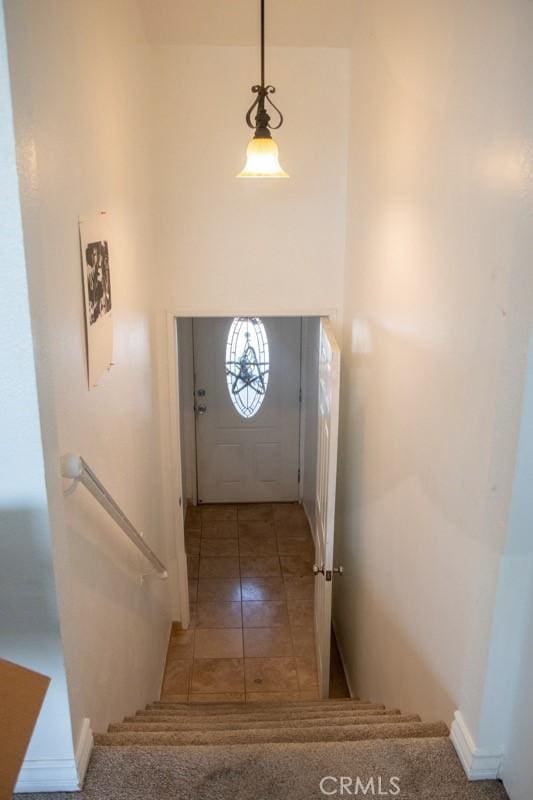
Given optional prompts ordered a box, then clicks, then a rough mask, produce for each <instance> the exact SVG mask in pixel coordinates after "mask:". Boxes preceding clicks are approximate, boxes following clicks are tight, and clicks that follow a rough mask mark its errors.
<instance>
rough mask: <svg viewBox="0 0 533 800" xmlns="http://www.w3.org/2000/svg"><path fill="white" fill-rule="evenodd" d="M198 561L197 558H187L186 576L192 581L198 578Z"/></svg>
mask: <svg viewBox="0 0 533 800" xmlns="http://www.w3.org/2000/svg"><path fill="white" fill-rule="evenodd" d="M199 563H200V559H199V558H198V556H187V576H188V577H189V578H191V579H192V580H194V579H195V578H198V566H199Z"/></svg>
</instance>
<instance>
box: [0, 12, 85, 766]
mask: <svg viewBox="0 0 533 800" xmlns="http://www.w3.org/2000/svg"><path fill="white" fill-rule="evenodd" d="M0 186H1V187H2V191H1V192H0V253H1V269H0V360H1V363H2V369H1V370H0V399H1V402H0V410H1V420H2V424H1V426H0V451H1V453H2V458H1V459H0V657H1V658H5V659H8V660H10V661H14V662H15V663H18V664H22V665H23V666H25V667H28V668H30V669H33V670H36V671H38V672H41V673H43V674H45V675H48V676H49V677H50V678H51V679H52V680H51V683H50V686H49V688H48V692H47V695H46V697H45V701H44V705H43V708H42V711H41V715H40V718H39V722H38V724H37V726H36V728H35V731H34V734H33V737H32V740H31V743H30V746H29V749H28V754H27V755H28V758H30V759H35V758H56V759H66V760H67V761H68V760H69V759H70V760H72V759H73V755H74V752H73V745H72V733H71V729H70V717H69V710H68V696H67V686H66V678H65V666H64V663H63V651H62V646H61V637H60V628H59V613H58V608H57V603H56V602H55V580H54V571H53V564H52V543H51V536H50V525H49V519H48V502H47V497H46V487H45V480H44V463H43V453H42V443H41V430H40V423H39V408H38V401H37V388H36V379H35V366H34V355H33V342H32V334H31V325H30V313H29V300H28V288H27V283H26V269H25V260H24V245H23V237H22V222H21V216H20V203H19V192H18V183H17V175H16V167H15V142H14V132H13V119H12V112H11V98H10V91H9V76H8V67H7V52H6V45H5V35H4V15H3V8H2V6H0Z"/></svg>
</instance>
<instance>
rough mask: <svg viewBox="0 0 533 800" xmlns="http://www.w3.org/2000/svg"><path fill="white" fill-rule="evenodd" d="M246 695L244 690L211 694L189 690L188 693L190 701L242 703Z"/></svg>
mask: <svg viewBox="0 0 533 800" xmlns="http://www.w3.org/2000/svg"><path fill="white" fill-rule="evenodd" d="M245 700H246V695H245V693H244V692H222V693H216V692H213V693H212V694H209V693H207V694H201V693H199V692H191V694H190V695H189V702H190V703H244V702H245Z"/></svg>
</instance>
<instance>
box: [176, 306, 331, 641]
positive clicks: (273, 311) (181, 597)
mask: <svg viewBox="0 0 533 800" xmlns="http://www.w3.org/2000/svg"><path fill="white" fill-rule="evenodd" d="M164 315H165V320H164V327H165V338H166V343H162V344H163V348H164V350H163V352H165V355H166V364H165V365H164V370H163V372H164V374H165V378H164V380H165V382H166V384H167V385H166V387H165V390H164V391H163V392H162V397H163V398H166V402H165V400H163V408H162V411H163V416H164V418H166V420H167V421H168V430H167V445H166V447H167V448H168V455H167V458H166V461H167V464H168V470H169V474H168V476H167V478H166V481H165V483H166V484H167V487H168V496H169V501H170V504H171V507H172V510H171V516H172V519H171V523H170V524H171V539H172V541H173V543H174V545H175V553H176V556H175V558H176V569H175V570H173V572H174V575H173V576H172V577H173V578H174V580H173V581H172V583H173V584H174V585H173V586H171V591H172V595H173V597H174V598H175V600H174V602H173V607H174V615H175V616H177V618H178V620H179V621H180V622H181V625H182V627H183V628H185V629H187V628H188V627H189V624H190V605H189V583H188V577H187V554H186V550H185V513H184V510H185V509H184V505H185V501H186V499H187V498H183V497H182V488H183V476H182V470H181V463H182V462H181V459H182V442H181V436H180V414H181V408H180V396H179V379H180V376H179V360H178V356H179V352H178V346H179V343H178V326H177V321H178V319H179V318H180V317H181V318H183V317H185V318H192V319H195V318H202V317H235V316H250V317H252V316H256V317H326V318H327V319H329V320H330V322H331V324H332V326H333V328H334V329H336V328H337V327H338V320H339V314H338V310H337V309H336V308H327V307H326V308H310V309H302V308H295V309H291V310H288V309H278V308H274V307H272V306H266V307H263V308H259V309H257V308H256V309H246V308H245V309H241V310H239V311H237V310H236V309H235V307H227V308H226V307H222V308H216V309H215V308H212V309H198V308H195V307H194V306H189V307H183V308H179V309H176V310H169V309H167V310H166V311H165V312H164ZM165 345H166V346H165ZM167 403H168V407H166V408H165V406H166V405H167ZM300 413H301V407H300ZM164 427H165V426H164V423H163V429H164ZM195 435H196V434H195ZM300 485H301V484H300ZM176 494H177V498H176ZM173 498H174V500H173ZM312 535H313V537H314V536H315V531H312Z"/></svg>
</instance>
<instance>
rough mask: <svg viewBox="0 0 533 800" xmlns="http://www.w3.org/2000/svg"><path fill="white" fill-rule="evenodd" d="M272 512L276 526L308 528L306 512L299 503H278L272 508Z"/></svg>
mask: <svg viewBox="0 0 533 800" xmlns="http://www.w3.org/2000/svg"><path fill="white" fill-rule="evenodd" d="M272 512H273V514H274V523H275V524H276V525H284V524H289V525H290V524H292V525H299V524H305V525H307V526H308V522H307V517H306V514H305V511H304V509H303V506H301V505H300V504H299V503H276V504H274V506H273V508H272Z"/></svg>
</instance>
